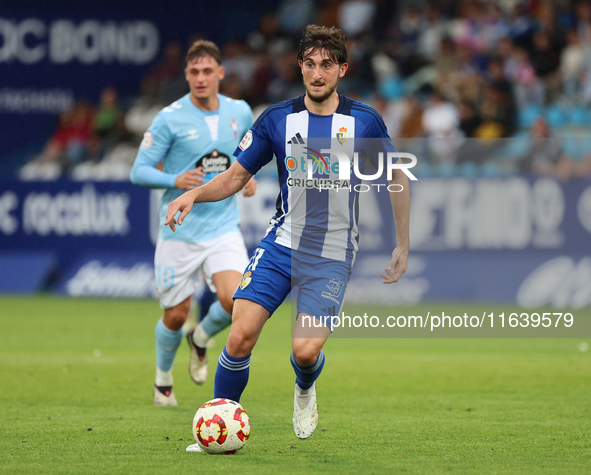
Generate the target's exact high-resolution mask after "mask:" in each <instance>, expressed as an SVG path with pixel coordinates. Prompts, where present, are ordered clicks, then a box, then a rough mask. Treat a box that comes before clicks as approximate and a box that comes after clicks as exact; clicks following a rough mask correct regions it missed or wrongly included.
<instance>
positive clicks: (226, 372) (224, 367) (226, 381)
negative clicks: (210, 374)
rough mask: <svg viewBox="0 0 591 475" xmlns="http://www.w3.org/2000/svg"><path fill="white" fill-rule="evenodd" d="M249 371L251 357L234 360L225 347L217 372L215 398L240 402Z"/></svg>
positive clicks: (214, 388) (214, 389)
mask: <svg viewBox="0 0 591 475" xmlns="http://www.w3.org/2000/svg"><path fill="white" fill-rule="evenodd" d="M249 371H250V355H248V356H245V357H244V358H234V357H233V356H230V355H229V354H228V352H227V351H226V347H225V346H224V349H223V350H222V354H221V355H220V359H219V360H218V368H217V370H216V372H215V384H214V387H213V397H214V398H219V397H223V398H226V399H231V400H232V401H236V402H240V396H242V393H243V392H244V388H246V384H247V383H248V373H249Z"/></svg>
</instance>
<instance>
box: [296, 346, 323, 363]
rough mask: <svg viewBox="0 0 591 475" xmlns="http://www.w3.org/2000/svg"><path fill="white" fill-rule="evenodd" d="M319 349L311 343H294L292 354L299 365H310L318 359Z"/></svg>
mask: <svg viewBox="0 0 591 475" xmlns="http://www.w3.org/2000/svg"><path fill="white" fill-rule="evenodd" d="M319 354H320V349H317V348H315V346H314V345H312V344H305V343H304V344H294V345H293V356H294V358H295V360H296V361H297V363H298V364H299V365H300V366H304V367H306V366H312V365H313V364H314V363H316V360H318V355H319Z"/></svg>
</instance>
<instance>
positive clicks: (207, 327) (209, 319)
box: [201, 300, 232, 337]
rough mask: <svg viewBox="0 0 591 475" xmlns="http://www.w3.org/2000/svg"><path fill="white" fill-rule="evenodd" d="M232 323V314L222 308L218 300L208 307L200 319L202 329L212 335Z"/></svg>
mask: <svg viewBox="0 0 591 475" xmlns="http://www.w3.org/2000/svg"><path fill="white" fill-rule="evenodd" d="M231 323H232V315H230V314H229V313H228V312H226V311H225V310H224V307H222V304H221V303H220V301H219V300H218V301H216V302H215V303H213V304H212V305H211V307H209V312H208V313H207V315H206V316H205V318H204V319H203V320H202V321H201V324H202V325H203V330H204V331H205V333H207V335H208V336H210V337H212V336H214V335H215V334H216V333H219V332H221V331H222V330H223V329H224V328H226V327H227V326H228V325H230V324H231Z"/></svg>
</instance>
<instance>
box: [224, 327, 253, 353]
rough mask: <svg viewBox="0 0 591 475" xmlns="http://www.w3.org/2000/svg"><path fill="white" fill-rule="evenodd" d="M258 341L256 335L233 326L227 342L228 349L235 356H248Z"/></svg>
mask: <svg viewBox="0 0 591 475" xmlns="http://www.w3.org/2000/svg"><path fill="white" fill-rule="evenodd" d="M255 343H256V336H255V335H251V334H249V333H248V332H245V331H242V330H240V329H235V328H234V327H232V330H230V336H229V337H228V342H227V343H226V351H227V352H228V354H229V355H230V356H233V357H234V358H243V357H245V356H248V355H249V354H250V353H251V352H252V349H253V348H254V345H255Z"/></svg>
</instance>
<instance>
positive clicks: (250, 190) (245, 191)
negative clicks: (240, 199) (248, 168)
mask: <svg viewBox="0 0 591 475" xmlns="http://www.w3.org/2000/svg"><path fill="white" fill-rule="evenodd" d="M256 192H257V181H256V180H255V179H254V177H253V178H251V179H250V180H248V181H247V182H246V185H244V188H242V196H244V197H246V198H248V197H250V196H254V194H255V193H256Z"/></svg>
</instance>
